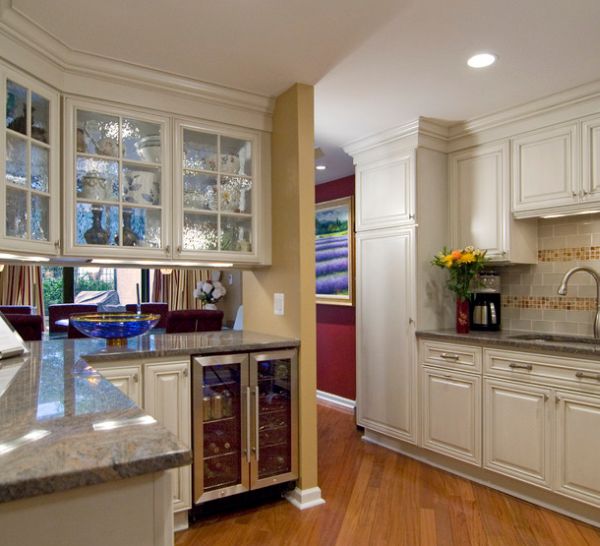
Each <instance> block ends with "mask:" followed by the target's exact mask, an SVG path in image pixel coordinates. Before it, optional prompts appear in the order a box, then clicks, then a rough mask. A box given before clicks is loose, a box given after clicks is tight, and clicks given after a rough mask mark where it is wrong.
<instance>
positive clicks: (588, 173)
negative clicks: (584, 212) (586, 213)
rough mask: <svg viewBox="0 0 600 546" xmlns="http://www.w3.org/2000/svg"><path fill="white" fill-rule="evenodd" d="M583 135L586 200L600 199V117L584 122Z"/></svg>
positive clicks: (583, 178) (583, 174) (583, 172)
mask: <svg viewBox="0 0 600 546" xmlns="http://www.w3.org/2000/svg"><path fill="white" fill-rule="evenodd" d="M582 135H583V141H582V146H583V165H582V169H583V171H582V183H583V189H584V190H585V191H586V192H588V195H587V196H586V198H585V199H586V201H598V200H600V118H598V117H595V118H592V119H588V120H587V121H584V122H583V123H582Z"/></svg>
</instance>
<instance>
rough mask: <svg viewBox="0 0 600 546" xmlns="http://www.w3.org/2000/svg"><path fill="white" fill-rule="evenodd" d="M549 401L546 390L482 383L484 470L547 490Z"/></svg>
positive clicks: (490, 381) (491, 381)
mask: <svg viewBox="0 0 600 546" xmlns="http://www.w3.org/2000/svg"><path fill="white" fill-rule="evenodd" d="M551 398H552V391H551V389H549V388H546V387H537V386H535V385H527V384H519V383H513V382H508V381H500V380H497V379H490V378H485V379H484V395H483V400H484V402H483V446H484V447H483V465H484V468H487V469H489V470H494V471H496V472H500V473H501V474H505V475H507V476H510V477H513V478H517V479H519V480H523V481H526V482H529V483H533V484H535V485H540V486H542V487H545V488H548V489H549V488H550V487H551V485H552V473H551V469H552V410H553V408H552V401H551Z"/></svg>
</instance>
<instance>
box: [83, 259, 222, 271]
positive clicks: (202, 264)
mask: <svg viewBox="0 0 600 546" xmlns="http://www.w3.org/2000/svg"><path fill="white" fill-rule="evenodd" d="M90 263H93V264H99V265H141V266H146V267H165V266H166V267H167V268H169V269H170V268H172V267H173V266H174V265H176V266H177V267H215V268H219V269H225V268H228V267H233V264H232V263H228V262H180V261H177V262H164V261H163V262H146V261H143V260H110V259H108V258H94V259H93V260H92V261H91V262H90Z"/></svg>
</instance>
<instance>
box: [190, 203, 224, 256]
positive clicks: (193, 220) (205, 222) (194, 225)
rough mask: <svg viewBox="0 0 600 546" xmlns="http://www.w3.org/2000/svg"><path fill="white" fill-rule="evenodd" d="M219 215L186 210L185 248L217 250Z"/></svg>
mask: <svg viewBox="0 0 600 546" xmlns="http://www.w3.org/2000/svg"><path fill="white" fill-rule="evenodd" d="M217 239H218V235H217V216H216V215H214V214H210V215H209V214H194V213H191V212H186V213H185V214H184V218H183V248H184V249H185V250H217Z"/></svg>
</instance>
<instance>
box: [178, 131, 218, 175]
mask: <svg viewBox="0 0 600 546" xmlns="http://www.w3.org/2000/svg"><path fill="white" fill-rule="evenodd" d="M217 138H218V137H217V135H207V134H205V133H199V132H197V131H189V130H187V129H185V130H184V131H183V168H184V169H199V170H202V171H216V170H217Z"/></svg>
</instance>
